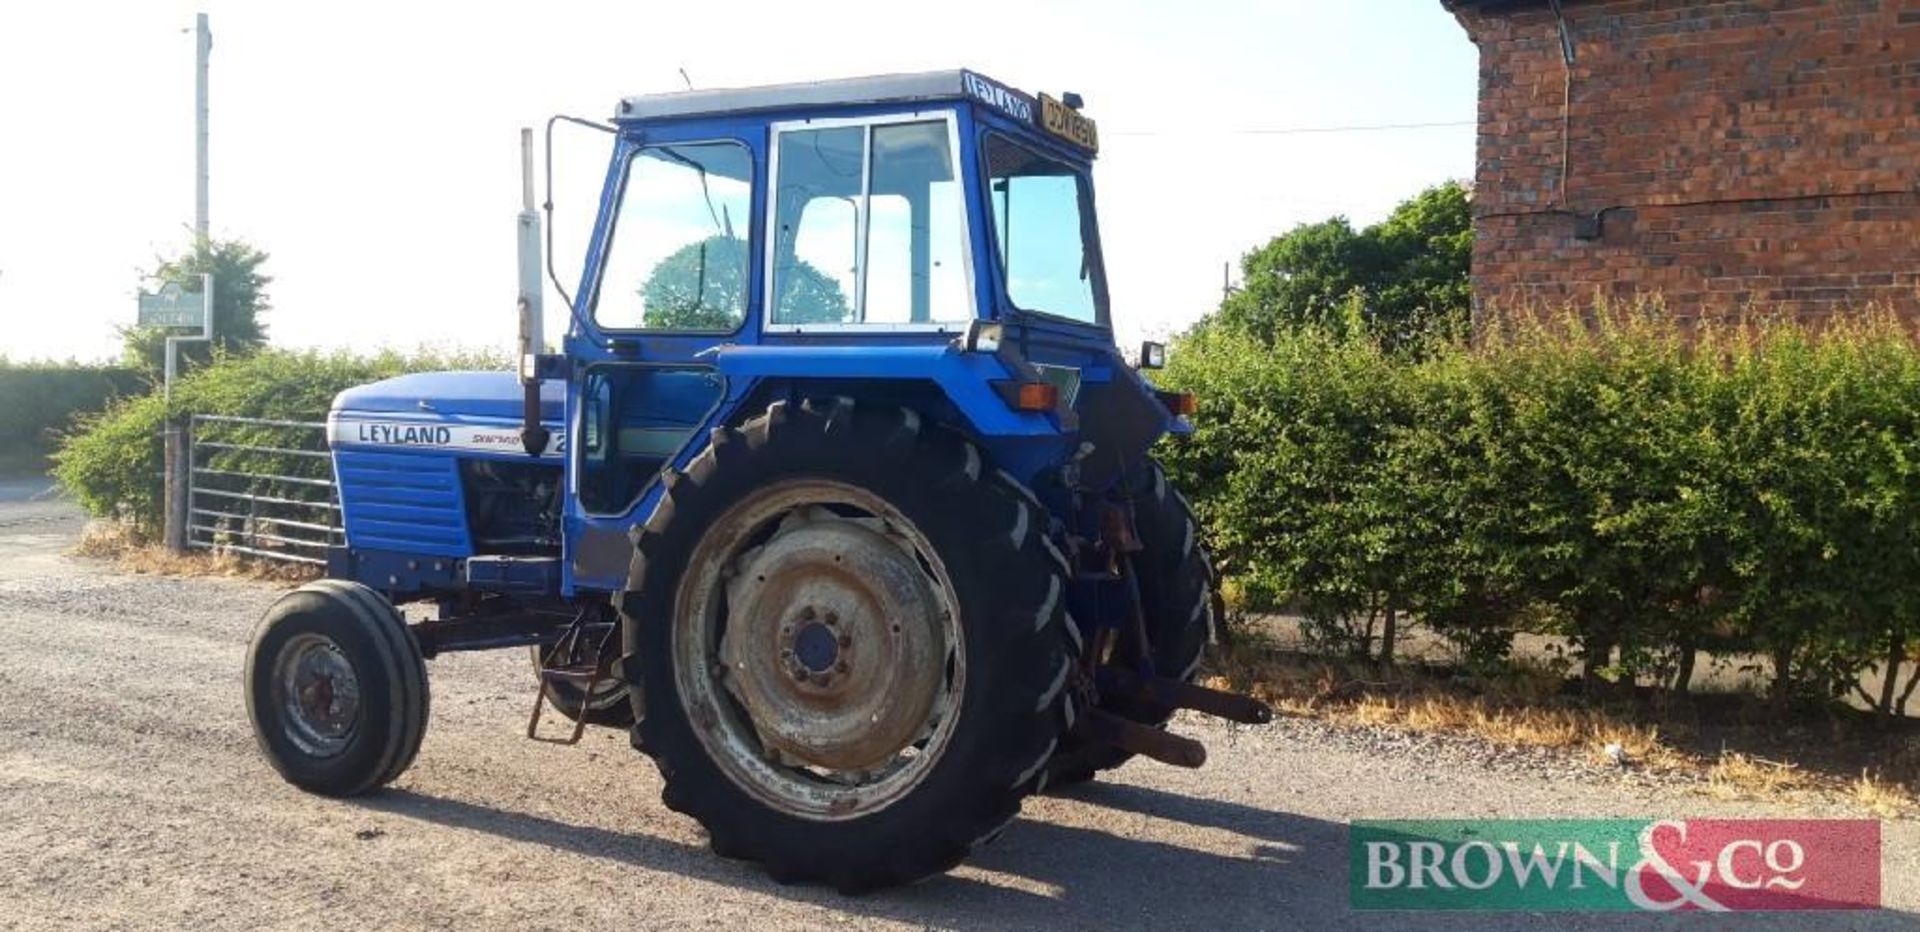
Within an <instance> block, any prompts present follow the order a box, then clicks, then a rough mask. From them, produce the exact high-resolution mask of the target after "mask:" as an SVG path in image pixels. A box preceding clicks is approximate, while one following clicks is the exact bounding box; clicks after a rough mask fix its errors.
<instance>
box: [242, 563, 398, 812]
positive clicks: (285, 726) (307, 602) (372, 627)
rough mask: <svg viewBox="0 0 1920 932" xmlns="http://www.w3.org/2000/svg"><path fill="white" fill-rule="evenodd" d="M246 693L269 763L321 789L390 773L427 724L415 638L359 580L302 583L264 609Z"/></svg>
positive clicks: (342, 790)
mask: <svg viewBox="0 0 1920 932" xmlns="http://www.w3.org/2000/svg"><path fill="white" fill-rule="evenodd" d="M246 697H247V717H248V718H249V719H251V720H252V721H253V734H254V738H255V740H256V741H257V742H258V743H259V745H260V753H261V754H262V755H264V756H265V757H266V758H267V763H269V764H272V765H273V769H275V770H277V771H279V772H280V776H282V777H284V778H286V780H287V782H289V783H292V784H293V785H295V786H298V787H300V788H301V789H304V790H308V791H310V792H314V793H320V794H322V795H326V796H358V795H360V794H362V793H367V792H370V791H372V790H375V789H378V788H379V787H381V786H384V785H385V784H387V783H389V782H391V781H392V780H393V779H394V778H395V777H398V776H399V775H400V773H401V771H404V770H406V769H407V767H408V765H410V764H412V763H413V758H414V755H416V754H418V753H419V751H420V739H421V738H422V737H423V736H424V735H425V733H426V728H427V670H426V664H425V662H424V661H423V660H422V659H421V656H420V646H419V644H418V643H416V642H415V641H414V639H413V634H412V633H411V632H409V631H408V630H407V626H406V622H405V620H403V619H402V618H401V617H400V613H399V612H397V611H395V610H394V607H393V605H392V604H391V603H389V602H388V601H387V600H386V599H385V598H383V597H381V596H380V594H379V593H377V592H374V591H373V590H371V589H368V588H367V587H365V586H362V585H360V584H358V583H351V582H343V581H340V580H332V579H327V580H321V581H319V582H312V583H308V584H307V585H304V586H301V587H300V588H298V589H295V590H294V591H292V592H289V593H287V594H286V595H283V596H281V597H280V598H279V600H278V601H276V602H274V603H273V605H272V606H271V607H269V608H268V609H267V614H266V617H264V618H262V619H261V621H260V625H259V627H258V628H256V629H255V630H254V633H253V644H252V646H251V648H250V649H249V651H248V654H247V672H246Z"/></svg>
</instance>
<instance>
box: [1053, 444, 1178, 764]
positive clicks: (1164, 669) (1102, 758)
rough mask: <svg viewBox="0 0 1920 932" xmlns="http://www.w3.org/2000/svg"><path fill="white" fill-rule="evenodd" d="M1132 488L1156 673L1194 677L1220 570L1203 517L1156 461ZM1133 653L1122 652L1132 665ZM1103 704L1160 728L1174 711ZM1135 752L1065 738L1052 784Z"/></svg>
mask: <svg viewBox="0 0 1920 932" xmlns="http://www.w3.org/2000/svg"><path fill="white" fill-rule="evenodd" d="M1127 492H1128V497H1129V499H1130V500H1131V501H1132V503H1133V522H1134V533H1135V534H1136V535H1137V536H1138V537H1139V538H1140V543H1141V546H1142V548H1143V549H1142V550H1141V551H1140V552H1139V553H1136V554H1134V557H1133V570H1134V573H1135V574H1136V575H1137V576H1138V579H1139V584H1140V608H1141V611H1142V612H1143V613H1144V615H1145V618H1146V629H1147V639H1148V644H1147V649H1148V651H1149V652H1150V655H1151V657H1152V658H1153V668H1154V672H1155V673H1157V674H1159V675H1160V676H1165V677H1172V678H1175V679H1179V680H1182V681H1185V682H1192V680H1193V677H1194V674H1195V673H1196V672H1197V671H1198V670H1199V667H1200V658H1201V655H1202V654H1203V653H1204V652H1205V651H1206V647H1207V640H1208V638H1209V637H1211V635H1212V633H1213V623H1214V619H1213V591H1212V590H1213V570H1212V568H1211V564H1209V563H1208V562H1207V552H1206V549H1205V548H1203V547H1201V546H1200V538H1199V526H1198V523H1197V522H1195V521H1194V518H1193V509H1192V507H1191V506H1190V505H1188V504H1187V500H1186V498H1185V496H1182V495H1181V494H1180V492H1179V491H1178V490H1176V489H1175V488H1174V487H1173V484H1172V483H1171V482H1168V481H1167V475H1166V472H1165V471H1164V470H1162V469H1161V468H1160V464H1159V463H1157V462H1155V461H1154V460H1152V459H1148V460H1146V465H1145V468H1144V469H1141V470H1139V471H1137V472H1136V473H1135V474H1134V475H1133V476H1132V477H1131V480H1130V482H1129V485H1128V489H1127ZM1131 659H1132V658H1122V660H1123V661H1126V662H1128V665H1129V666H1131V663H1130V661H1131ZM1100 707H1101V708H1102V709H1105V710H1106V711H1108V712H1112V713H1113V714H1115V715H1119V716H1122V717H1125V718H1129V719H1132V720H1133V721H1136V722H1139V723H1141V724H1143V725H1151V726H1153V727H1156V728H1159V727H1164V726H1165V725H1166V723H1167V720H1168V719H1170V718H1172V717H1173V712H1174V710H1173V709H1171V708H1168V707H1166V706H1164V705H1159V704H1156V703H1151V702H1147V701H1145V700H1141V699H1135V698H1132V697H1126V696H1102V697H1101V700H1100ZM1132 757H1133V755H1132V754H1130V753H1128V752H1126V751H1121V750H1116V749H1115V748H1113V747H1110V746H1108V745H1104V744H1083V743H1079V742H1067V743H1062V745H1061V747H1060V751H1059V753H1058V754H1056V755H1055V756H1054V759H1053V761H1052V762H1051V763H1049V764H1048V767H1047V769H1048V771H1049V774H1050V776H1049V778H1048V781H1047V782H1048V785H1049V786H1055V787H1059V786H1071V785H1073V784H1076V783H1085V782H1086V781H1088V780H1091V779H1093V778H1094V775H1095V774H1097V773H1098V772H1099V771H1102V770H1111V769H1113V768H1115V767H1118V766H1120V765H1121V764H1124V763H1126V762H1127V761H1128V760H1129V759H1131V758H1132Z"/></svg>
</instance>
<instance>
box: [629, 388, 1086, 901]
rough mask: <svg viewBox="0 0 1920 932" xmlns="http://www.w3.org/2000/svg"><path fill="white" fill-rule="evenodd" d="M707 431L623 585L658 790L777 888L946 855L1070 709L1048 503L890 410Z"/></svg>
mask: <svg viewBox="0 0 1920 932" xmlns="http://www.w3.org/2000/svg"><path fill="white" fill-rule="evenodd" d="M711 439H712V442H711V444H710V445H709V447H708V448H707V449H706V450H705V451H704V452H702V453H701V454H700V455H699V456H698V457H697V458H696V459H695V460H694V461H693V462H692V463H690V464H689V465H688V467H687V469H686V471H685V472H684V473H681V474H674V475H671V476H670V477H669V478H668V480H667V483H668V485H667V494H666V496H665V497H664V498H663V499H662V500H661V502H660V505H659V507H658V508H656V509H655V510H654V512H653V514H652V516H651V517H650V518H649V519H648V520H647V523H646V525H645V526H644V527H643V528H641V529H638V530H637V532H636V534H635V538H636V550H637V553H636V555H635V557H634V561H633V567H632V572H631V577H630V581H629V589H628V591H627V592H626V593H625V594H624V596H623V597H622V598H621V599H620V608H621V611H622V614H623V615H624V617H625V624H624V627H623V631H624V634H625V640H626V648H627V652H628V654H629V655H630V656H632V657H635V658H637V660H638V663H639V666H640V670H641V688H642V690H643V696H642V699H643V700H644V708H645V709H646V713H645V715H644V716H643V717H642V718H641V719H640V724H639V725H638V726H637V729H636V735H637V737H638V739H639V741H638V743H639V745H640V747H641V748H642V750H644V751H645V752H646V753H647V754H648V755H650V756H651V757H653V759H654V761H655V763H656V764H658V766H659V768H660V773H661V777H662V779H663V781H664V786H663V788H662V791H661V798H662V800H663V801H664V802H665V803H666V805H667V806H668V807H669V808H672V809H674V810H675V811H678V812H683V813H686V814H688V815H691V816H693V817H694V818H695V819H697V820H699V822H700V823H701V825H703V826H705V828H706V830H707V832H708V835H709V837H710V839H711V843H712V846H713V849H714V851H715V852H717V853H719V854H721V855H722V856H726V857H732V858H741V859H747V860H753V861H758V862H760V863H761V864H762V865H763V866H764V867H765V868H766V870H767V872H768V873H769V874H770V875H772V876H773V877H774V879H776V880H779V881H781V882H794V881H815V882H823V883H827V884H831V885H833V886H834V887H837V888H838V889H840V890H841V891H842V892H848V893H854V892H860V891H864V890H869V889H873V888H876V887H883V886H890V885H894V884H901V883H907V882H911V881H914V880H918V879H920V878H922V877H926V876H928V875H931V874H935V873H938V872H941V871H944V870H947V869H949V868H951V867H953V866H954V865H955V864H957V863H959V861H960V860H961V859H962V858H963V857H965V856H966V854H967V852H968V851H969V850H971V849H972V848H973V847H974V846H975V845H977V844H980V843H982V842H983V841H985V840H987V839H989V838H991V837H993V836H994V835H996V834H998V832H999V830H1000V829H1001V828H1002V827H1004V826H1005V825H1006V824H1007V823H1008V822H1010V821H1012V819H1013V818H1014V816H1015V815H1017V814H1018V812H1019V809H1020V801H1021V799H1022V798H1024V797H1025V796H1026V795H1027V794H1028V793H1029V792H1031V791H1032V790H1033V789H1034V788H1035V787H1036V784H1037V783H1038V782H1039V781H1040V780H1041V779H1042V778H1043V777H1044V765H1045V764H1046V761H1047V760H1048V758H1049V756H1050V755H1051V754H1052V751H1053V748H1054V745H1055V742H1056V741H1057V739H1058V737H1059V734H1060V731H1061V729H1062V728H1063V727H1064V726H1065V724H1066V722H1067V721H1068V719H1069V718H1070V717H1071V715H1072V712H1071V709H1070V706H1069V701H1070V700H1069V698H1068V690H1067V689H1066V688H1065V686H1066V683H1067V676H1068V673H1069V669H1070V661H1069V658H1070V656H1071V655H1072V653H1073V652H1074V650H1075V649H1076V648H1075V646H1074V645H1075V642H1076V640H1077V634H1076V633H1075V632H1073V630H1072V628H1071V622H1070V621H1069V620H1068V618H1067V614H1066V610H1065V599H1064V595H1065V591H1064V578H1063V573H1064V571H1065V565H1064V561H1061V560H1060V559H1059V558H1058V555H1057V550H1055V549H1054V548H1053V547H1051V546H1050V545H1049V544H1048V542H1046V540H1045V539H1044V529H1045V527H1046V524H1045V521H1044V515H1042V514H1039V513H1037V512H1035V511H1034V509H1033V507H1032V506H1031V505H1030V504H1029V498H1028V496H1027V494H1026V493H1025V491H1024V490H1023V489H1021V488H1020V487H1018V486H1017V485H1015V484H1014V483H1013V482H1012V480H1010V479H1008V478H1006V477H1005V476H1004V474H1002V473H999V472H997V471H995V470H992V469H987V468H983V463H982V461H981V457H980V454H979V451H978V450H977V449H975V448H974V447H973V446H972V445H971V444H969V443H967V442H966V441H964V440H962V439H960V438H959V437H957V436H954V435H952V434H950V433H949V432H947V431H944V430H933V429H929V430H922V429H921V423H920V419H919V418H918V417H917V416H916V415H915V414H914V413H913V412H911V411H906V410H902V409H898V408H875V409H872V410H869V409H868V408H867V407H865V406H862V407H861V408H859V409H857V410H856V408H855V407H854V404H853V402H852V401H850V400H848V399H839V400H837V401H835V402H833V403H830V404H825V405H814V404H812V403H809V404H807V405H804V406H801V407H798V408H795V407H792V406H790V405H789V404H787V403H786V402H776V403H774V404H773V405H771V406H770V407H769V408H768V409H767V411H766V413H765V414H763V415H761V416H759V417H757V418H755V419H753V420H752V421H750V422H748V423H747V424H745V425H743V426H742V427H741V428H740V429H739V430H733V429H726V428H722V429H717V430H715V431H714V432H713V434H712V438H711Z"/></svg>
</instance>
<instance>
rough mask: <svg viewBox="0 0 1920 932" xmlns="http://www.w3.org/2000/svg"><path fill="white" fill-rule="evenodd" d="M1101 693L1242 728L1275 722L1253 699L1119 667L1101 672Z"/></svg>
mask: <svg viewBox="0 0 1920 932" xmlns="http://www.w3.org/2000/svg"><path fill="white" fill-rule="evenodd" d="M1099 679H1100V691H1101V692H1102V693H1114V694H1119V695H1125V696H1132V697H1135V698H1138V699H1140V700H1143V701H1145V702H1148V703H1151V704H1153V705H1157V706H1161V707H1163V708H1168V709H1192V710H1193V711H1195V712H1202V713H1205V714H1207V715H1213V716H1217V717H1219V718H1224V719H1226V720H1227V721H1230V722H1239V723H1240V724H1242V725H1265V724H1267V723H1268V722H1271V721H1273V709H1272V708H1271V707H1269V706H1268V705H1267V704H1266V703H1264V702H1261V701H1260V700H1258V699H1255V698H1253V697H1252V696H1243V695H1240V694H1239V693H1230V692H1227V691H1226V690H1222V689H1208V688H1207V687H1205V686H1196V685H1194V684H1192V683H1187V682H1183V681H1181V680H1175V679H1169V678H1167V677H1163V676H1153V677H1147V676H1141V675H1140V674H1138V673H1134V672H1133V671H1131V670H1125V669H1121V668H1119V667H1103V668H1101V670H1100V672H1099Z"/></svg>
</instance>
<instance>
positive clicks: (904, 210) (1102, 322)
mask: <svg viewBox="0 0 1920 932" xmlns="http://www.w3.org/2000/svg"><path fill="white" fill-rule="evenodd" d="M1079 107H1080V99H1079V97H1078V95H1075V94H1062V95H1061V97H1060V98H1058V99H1056V98H1054V97H1051V96H1049V95H1046V94H1039V95H1028V94H1026V93H1023V92H1020V91H1017V90H1014V89H1012V88H1010V87H1008V86H1006V85H1003V84H1000V83H998V82H996V81H993V80H992V79H989V78H987V77H984V76H982V75H979V74H975V73H973V72H969V71H943V72H930V73H924V74H903V75H884V76H879V77H868V78H854V79H848V80H838V81H823V82H815V83H807V84H795V85H783V86H776V87H761V88H747V89H738V90H703V91H688V92H681V93H670V94H658V95H651V96H645V97H632V98H628V99H626V100H623V101H622V102H621V103H620V105H619V108H618V112H617V114H616V116H615V119H614V122H613V123H612V125H611V126H609V127H607V129H608V130H609V132H610V133H611V134H612V136H613V138H614V144H613V151H612V157H611V159H610V162H609V166H608V171H607V176H606V183H605V186H604V194H603V197H602V198H601V202H600V205H599V211H598V216H597V219H596V223H595V225H594V230H593V234H592V237H591V239H590V243H591V245H590V247H589V250H588V256H587V258H586V262H585V268H584V269H583V271H582V273H581V278H580V280H579V285H578V288H577V289H575V294H576V295H577V298H575V299H574V300H573V301H572V309H573V316H572V320H571V322H570V323H571V325H570V327H569V331H568V334H567V338H566V342H565V347H566V354H565V363H566V365H565V366H564V367H561V366H554V367H553V368H555V369H556V370H557V369H560V368H564V369H566V370H567V371H568V373H569V374H568V378H569V380H570V384H571V385H572V386H573V387H574V389H575V390H573V391H572V392H570V395H571V397H572V403H571V407H572V413H573V414H574V416H575V418H574V423H575V425H576V428H577V432H578V437H577V440H578V442H577V443H576V444H575V448H574V459H575V463H574V464H573V471H572V472H571V473H570V476H571V479H572V481H573V483H574V485H575V487H576V488H577V490H578V494H577V495H576V496H573V497H572V498H571V499H570V501H569V504H570V506H571V507H570V508H569V511H570V513H569V514H568V516H567V528H568V531H569V534H568V537H567V540H568V545H569V547H568V550H569V554H568V557H569V559H568V561H567V567H566V568H567V580H568V583H569V585H570V586H578V587H585V588H603V589H616V588H618V587H619V585H620V584H621V583H622V582H623V581H624V579H625V575H626V571H627V565H626V564H627V557H626V549H627V547H626V528H627V527H629V526H630V525H631V524H632V522H633V520H634V518H635V517H636V516H642V515H644V514H645V513H646V512H647V511H648V510H649V509H650V508H652V507H653V505H654V500H653V494H654V493H656V492H657V489H655V488H653V487H652V486H651V483H650V481H649V480H650V479H651V477H652V476H653V475H654V474H656V473H657V472H658V470H659V465H660V464H659V457H660V454H661V452H662V451H663V450H664V449H666V448H668V447H671V446H672V444H673V441H674V440H675V439H676V438H680V437H683V436H685V435H686V434H689V433H692V434H698V433H700V432H702V431H705V430H710V429H711V428H712V427H714V426H717V425H719V424H721V423H723V422H724V421H725V420H726V418H727V417H728V416H729V415H730V414H731V413H732V412H733V411H735V410H738V409H739V408H740V406H744V407H745V408H746V409H752V408H754V407H756V406H764V404H765V403H766V401H767V400H769V399H771V398H774V397H777V396H778V395H779V394H780V393H782V392H787V391H791V390H792V387H793V386H794V385H796V384H798V383H801V382H804V381H818V380H825V381H826V382H832V383H835V384H836V385H838V386H839V389H837V390H842V391H847V392H851V393H852V394H853V395H854V396H856V397H857V396H858V395H860V394H863V393H880V394H886V395H889V396H894V397H901V398H904V399H905V400H908V401H910V402H916V403H922V404H927V405H932V406H934V407H936V408H938V409H939V411H940V414H941V416H942V417H943V419H944V420H947V421H950V422H951V423H952V424H953V425H954V426H956V427H959V428H961V429H963V430H966V431H968V432H969V433H971V434H973V435H974V436H976V437H977V438H979V439H980V441H981V442H982V443H983V444H984V445H985V446H986V447H987V448H988V449H989V450H990V451H991V452H992V453H993V454H994V455H995V459H996V462H997V463H998V464H999V465H1000V466H1001V467H1002V468H1005V469H1007V470H1008V471H1009V472H1011V473H1012V474H1013V475H1015V476H1016V477H1018V478H1020V479H1022V480H1023V481H1026V480H1030V479H1032V478H1033V477H1034V476H1035V475H1036V474H1037V473H1039V472H1041V471H1043V470H1048V469H1057V468H1059V467H1061V466H1063V465H1069V461H1070V460H1071V458H1072V457H1073V456H1074V455H1075V453H1076V451H1077V450H1078V449H1079V446H1078V442H1077V441H1076V435H1079V434H1083V433H1091V434H1092V435H1093V436H1089V437H1086V438H1083V439H1087V440H1090V441H1092V442H1093V443H1094V451H1093V454H1092V456H1091V458H1090V459H1089V460H1087V461H1085V462H1082V463H1081V464H1079V465H1080V466H1081V468H1082V469H1083V472H1084V473H1086V474H1088V475H1089V476H1090V477H1091V478H1092V479H1094V480H1096V481H1099V482H1102V483H1111V482H1113V481H1117V479H1118V478H1119V476H1120V474H1121V472H1122V471H1123V470H1124V467H1125V466H1126V465H1127V463H1129V462H1137V460H1138V458H1139V457H1140V456H1141V455H1142V454H1144V452H1145V450H1146V448H1147V446H1149V445H1150V444H1151V443H1152V442H1153V440H1154V439H1155V438H1157V437H1159V436H1160V435H1161V434H1163V433H1165V432H1167V431H1180V430H1184V429H1186V425H1185V422H1184V421H1183V420H1182V418H1181V417H1180V414H1181V413H1182V412H1180V411H1176V410H1170V409H1168V408H1167V407H1166V406H1165V404H1163V403H1161V402H1160V401H1157V400H1156V399H1155V397H1154V395H1153V394H1152V391H1151V390H1150V389H1148V388H1147V387H1146V385H1145V383H1144V382H1143V381H1142V380H1141V379H1140V378H1139V377H1138V376H1137V375H1136V374H1135V372H1134V371H1133V368H1132V367H1131V365H1130V363H1131V362H1132V360H1128V359H1124V358H1122V356H1121V354H1120V353H1119V352H1118V351H1117V350H1116V348H1115V346H1114V343H1113V337H1112V331H1111V329H1110V323H1109V308H1108V294H1107V286H1106V275H1105V268H1104V264H1103V261H1102V258H1101V252H1100V238H1099V231H1098V225H1097V223H1096V222H1095V214H1094V188H1093V181H1092V175H1091V170H1092V162H1093V158H1094V155H1095V153H1096V151H1097V149H1098V146H1099V136H1098V131H1097V129H1096V126H1095V124H1094V122H1093V121H1092V120H1091V119H1088V118H1087V117H1085V116H1083V115H1082V114H1081V112H1080V109H1079ZM696 383H698V384H696ZM702 386H704V390H703V389H702ZM616 399H618V401H617V402H616ZM616 412H617V413H616ZM676 451H677V452H679V453H681V454H683V457H691V456H692V455H695V454H697V453H698V444H689V445H686V446H683V447H679V448H676Z"/></svg>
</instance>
